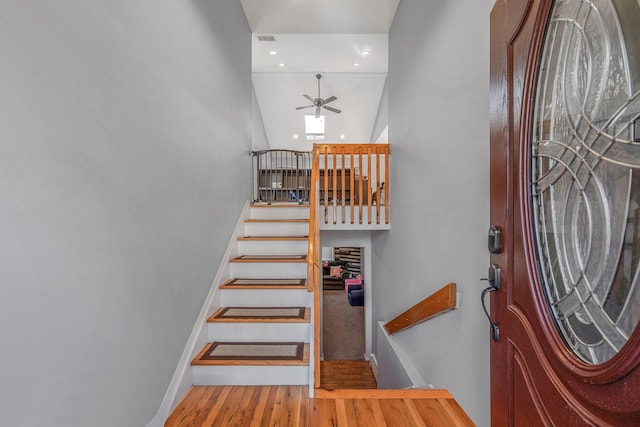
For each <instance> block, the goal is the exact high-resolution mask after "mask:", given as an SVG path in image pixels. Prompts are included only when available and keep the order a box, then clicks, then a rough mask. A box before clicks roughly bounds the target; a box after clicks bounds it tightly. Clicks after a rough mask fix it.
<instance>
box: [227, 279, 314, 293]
mask: <svg viewBox="0 0 640 427" xmlns="http://www.w3.org/2000/svg"><path fill="white" fill-rule="evenodd" d="M306 283H307V280H306V279H241V278H235V279H231V280H228V281H227V282H225V283H223V284H222V285H221V286H220V288H226V289H247V290H251V289H302V288H306Z"/></svg>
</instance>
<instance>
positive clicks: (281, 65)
mask: <svg viewBox="0 0 640 427" xmlns="http://www.w3.org/2000/svg"><path fill="white" fill-rule="evenodd" d="M286 66H287V64H285V63H284V62H281V63H279V64H278V67H281V68H283V67H286Z"/></svg>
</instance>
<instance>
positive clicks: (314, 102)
mask: <svg viewBox="0 0 640 427" xmlns="http://www.w3.org/2000/svg"><path fill="white" fill-rule="evenodd" d="M321 78H322V75H321V74H316V79H318V97H317V98H315V99H313V98H312V97H310V96H309V95H302V96H304V97H305V98H307V99H308V100H309V101H311V105H304V106H302V107H297V108H296V110H302V109H305V108H313V107H315V109H316V117H320V110H321V109H322V108H324V109H325V110H329V111H332V112H334V113H338V114H340V113H341V112H342V110H338V109H337V108H333V107H329V106H327V105H326V104H328V103H330V102H333V101H335V100H336V99H338V98H336V97H335V96H330V97H329V98H327V99H322V98H320V79H321Z"/></svg>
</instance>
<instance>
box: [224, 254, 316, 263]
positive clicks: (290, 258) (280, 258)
mask: <svg viewBox="0 0 640 427" xmlns="http://www.w3.org/2000/svg"><path fill="white" fill-rule="evenodd" d="M229 262H307V255H240V256H237V257H235V258H231V259H230V260H229Z"/></svg>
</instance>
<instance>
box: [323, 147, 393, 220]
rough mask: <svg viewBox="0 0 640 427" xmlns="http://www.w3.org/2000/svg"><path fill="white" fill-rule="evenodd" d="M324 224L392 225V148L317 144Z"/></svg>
mask: <svg viewBox="0 0 640 427" xmlns="http://www.w3.org/2000/svg"><path fill="white" fill-rule="evenodd" d="M313 157H314V158H316V157H317V158H318V172H319V175H318V180H319V189H318V192H319V194H318V196H319V205H318V206H319V207H320V209H322V210H323V212H324V219H323V221H324V223H325V224H329V223H333V224H381V223H382V224H389V200H390V194H389V188H390V186H389V144H314V147H313Z"/></svg>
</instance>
